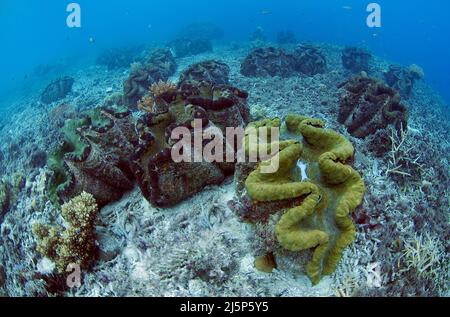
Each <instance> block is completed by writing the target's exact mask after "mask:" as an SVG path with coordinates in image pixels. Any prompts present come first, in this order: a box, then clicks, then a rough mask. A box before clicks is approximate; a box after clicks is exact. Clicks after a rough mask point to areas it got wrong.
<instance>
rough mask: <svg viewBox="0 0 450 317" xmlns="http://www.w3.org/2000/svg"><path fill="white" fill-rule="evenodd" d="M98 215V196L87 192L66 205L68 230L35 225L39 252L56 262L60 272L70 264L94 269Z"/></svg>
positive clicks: (66, 226) (63, 209)
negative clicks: (95, 197)
mask: <svg viewBox="0 0 450 317" xmlns="http://www.w3.org/2000/svg"><path fill="white" fill-rule="evenodd" d="M97 213H98V207H97V203H96V202H95V199H94V196H92V195H91V194H88V193H86V192H83V193H81V194H80V195H79V196H77V197H75V198H73V199H72V200H70V201H69V202H67V203H65V204H64V205H62V213H61V214H62V217H63V218H64V220H65V227H64V228H58V227H55V226H48V225H43V224H39V223H35V224H33V228H32V229H33V234H34V235H35V237H36V240H37V251H38V252H39V253H41V254H42V255H43V256H45V257H47V258H49V259H51V260H52V261H54V262H55V264H56V268H57V271H58V273H64V272H65V271H66V269H67V267H68V265H69V264H78V265H80V267H81V268H82V269H88V268H90V267H91V266H92V264H93V261H94V260H95V257H96V250H97V247H96V244H95V220H96V217H97Z"/></svg>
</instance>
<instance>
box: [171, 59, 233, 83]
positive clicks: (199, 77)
mask: <svg viewBox="0 0 450 317" xmlns="http://www.w3.org/2000/svg"><path fill="white" fill-rule="evenodd" d="M229 74H230V67H228V65H227V64H225V63H223V62H220V61H215V60H209V61H204V62H200V63H196V64H193V65H191V66H189V67H188V68H187V69H186V70H185V71H183V72H182V73H181V75H180V80H179V85H182V84H183V83H185V82H187V81H196V82H207V83H210V84H212V85H227V84H228V83H229Z"/></svg>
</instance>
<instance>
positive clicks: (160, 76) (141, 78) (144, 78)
mask: <svg viewBox="0 0 450 317" xmlns="http://www.w3.org/2000/svg"><path fill="white" fill-rule="evenodd" d="M176 68H177V64H176V61H175V58H174V57H173V55H172V53H171V52H170V50H169V49H157V50H155V51H153V52H152V53H151V54H150V56H149V57H148V58H147V59H146V61H145V63H135V64H133V65H132V66H131V71H130V75H129V77H128V79H127V80H126V81H125V83H124V84H123V98H124V102H125V104H126V105H128V106H130V107H136V106H137V102H138V101H139V100H140V99H141V98H142V97H143V96H144V95H145V94H146V93H147V91H148V87H150V85H152V84H153V83H155V82H159V81H160V80H162V81H167V80H168V79H169V77H170V76H172V75H173V74H174V73H175V71H176Z"/></svg>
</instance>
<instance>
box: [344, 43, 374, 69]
mask: <svg viewBox="0 0 450 317" xmlns="http://www.w3.org/2000/svg"><path fill="white" fill-rule="evenodd" d="M371 58H372V54H370V52H369V51H367V50H365V49H362V48H359V47H346V48H345V49H344V50H343V51H342V65H343V66H344V68H345V69H348V70H350V71H351V72H353V73H359V72H361V71H366V72H367V71H368V70H369V62H370V59H371Z"/></svg>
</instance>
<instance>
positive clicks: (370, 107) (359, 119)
mask: <svg viewBox="0 0 450 317" xmlns="http://www.w3.org/2000/svg"><path fill="white" fill-rule="evenodd" d="M338 87H339V88H342V87H343V88H344V89H345V93H344V94H343V95H342V96H341V98H340V108H339V116H338V121H339V122H340V123H342V124H344V125H345V126H346V127H347V130H348V132H349V133H350V134H352V135H353V136H355V137H358V138H365V137H367V136H369V135H371V134H374V133H376V132H377V131H378V130H386V128H387V127H388V126H389V125H393V126H395V127H396V128H397V130H398V131H400V130H401V129H402V128H403V129H405V128H406V127H407V126H408V111H407V109H406V107H405V106H404V105H402V104H401V103H400V95H399V94H398V93H397V92H396V91H395V90H393V89H391V88H389V87H387V86H385V85H384V84H383V83H381V82H379V81H377V80H376V79H373V78H370V77H365V76H357V77H354V78H352V79H350V80H348V81H346V82H344V83H342V84H341V85H339V86H338Z"/></svg>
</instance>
